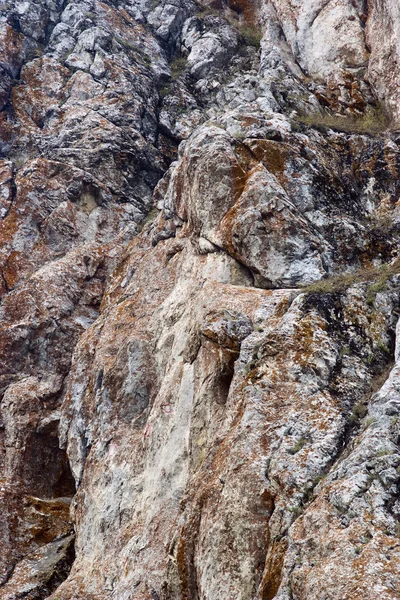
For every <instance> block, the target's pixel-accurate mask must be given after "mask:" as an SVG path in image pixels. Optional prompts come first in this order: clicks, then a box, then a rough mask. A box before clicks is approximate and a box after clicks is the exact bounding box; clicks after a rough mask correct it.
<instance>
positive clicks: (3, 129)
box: [0, 111, 13, 142]
mask: <svg viewBox="0 0 400 600" xmlns="http://www.w3.org/2000/svg"><path fill="white" fill-rule="evenodd" d="M12 131H13V125H12V123H11V121H10V120H9V118H8V115H7V113H6V112H4V111H3V112H1V113H0V140H1V141H3V142H9V141H10V140H11V137H12Z"/></svg>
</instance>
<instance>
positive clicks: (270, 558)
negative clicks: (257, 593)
mask: <svg viewBox="0 0 400 600" xmlns="http://www.w3.org/2000/svg"><path fill="white" fill-rule="evenodd" d="M287 548H288V542H287V538H286V537H285V538H282V539H281V540H274V541H273V542H272V544H271V545H270V547H269V551H268V555H267V560H266V563H265V569H264V574H263V578H262V582H261V585H260V589H261V598H262V600H272V599H273V598H275V596H276V594H277V591H278V589H279V586H280V583H281V580H282V568H283V561H284V559H285V554H286V551H287Z"/></svg>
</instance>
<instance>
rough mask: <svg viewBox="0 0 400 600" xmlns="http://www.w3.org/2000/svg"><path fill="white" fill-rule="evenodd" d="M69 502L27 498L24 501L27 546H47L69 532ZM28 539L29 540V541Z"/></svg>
mask: <svg viewBox="0 0 400 600" xmlns="http://www.w3.org/2000/svg"><path fill="white" fill-rule="evenodd" d="M69 509H70V500H69V499H67V498H58V499H54V500H43V499H41V498H34V497H32V496H28V497H26V498H25V501H24V520H25V522H26V524H27V529H28V540H27V542H28V544H29V545H30V544H31V543H32V541H35V542H36V543H37V544H47V543H49V542H52V541H53V540H54V539H56V538H58V537H60V536H62V535H66V534H67V533H69V532H70V530H71V521H70V515H69ZM29 538H30V539H29Z"/></svg>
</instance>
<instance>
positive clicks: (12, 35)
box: [0, 24, 24, 69]
mask: <svg viewBox="0 0 400 600" xmlns="http://www.w3.org/2000/svg"><path fill="white" fill-rule="evenodd" d="M23 40H24V36H23V35H22V33H18V31H16V30H15V29H13V28H12V27H11V26H10V25H8V24H4V25H2V27H1V28H0V62H2V63H3V64H5V65H10V66H11V68H12V69H16V68H18V66H19V65H20V63H21V53H22V45H23Z"/></svg>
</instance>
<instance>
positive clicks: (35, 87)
mask: <svg viewBox="0 0 400 600" xmlns="http://www.w3.org/2000/svg"><path fill="white" fill-rule="evenodd" d="M69 74H70V73H69V70H68V69H66V68H65V67H63V66H62V65H60V64H59V63H57V62H56V61H55V60H53V59H50V58H46V57H44V58H39V59H36V60H34V61H32V62H31V63H29V64H28V65H26V66H25V68H24V69H23V71H22V73H21V83H20V84H19V85H18V86H14V88H13V91H12V102H13V106H14V110H15V114H16V115H17V116H18V119H19V120H20V121H21V122H22V123H24V125H25V126H27V125H31V126H32V121H33V123H34V124H35V125H36V127H39V128H42V126H43V121H44V117H45V115H46V112H47V111H48V110H49V109H51V108H54V107H58V105H59V104H60V102H62V101H63V100H64V99H65V98H64V95H63V87H64V84H65V81H66V80H67V77H68V76H69Z"/></svg>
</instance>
